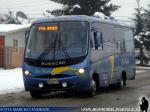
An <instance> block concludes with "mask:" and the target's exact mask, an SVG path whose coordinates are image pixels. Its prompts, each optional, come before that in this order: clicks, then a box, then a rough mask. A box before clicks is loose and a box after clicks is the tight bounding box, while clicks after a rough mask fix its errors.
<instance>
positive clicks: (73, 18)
mask: <svg viewBox="0 0 150 112" xmlns="http://www.w3.org/2000/svg"><path fill="white" fill-rule="evenodd" d="M55 21H88V22H101V23H105V24H113V25H117V26H122V27H128V28H133V26H130V25H128V24H126V23H124V22H119V21H117V20H113V19H112V20H111V19H101V18H99V17H94V16H86V15H71V16H59V17H51V18H41V19H38V20H36V21H34V22H33V24H36V23H43V22H55Z"/></svg>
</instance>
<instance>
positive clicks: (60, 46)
mask: <svg viewBox="0 0 150 112" xmlns="http://www.w3.org/2000/svg"><path fill="white" fill-rule="evenodd" d="M60 37H61V32H60V34H59V36H58V39H59V49H60V48H61V49H62V51H63V53H64V54H65V56H66V58H70V56H69V54H68V52H67V49H66V47H65V46H64V45H63V43H62V41H61V38H60Z"/></svg>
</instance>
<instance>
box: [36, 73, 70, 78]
mask: <svg viewBox="0 0 150 112" xmlns="http://www.w3.org/2000/svg"><path fill="white" fill-rule="evenodd" d="M71 76H72V75H67V74H58V75H51V74H48V75H40V76H36V77H35V78H66V77H71Z"/></svg>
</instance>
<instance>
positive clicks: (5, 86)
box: [0, 68, 24, 94]
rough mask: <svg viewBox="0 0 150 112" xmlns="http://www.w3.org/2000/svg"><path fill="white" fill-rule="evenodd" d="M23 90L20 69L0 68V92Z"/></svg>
mask: <svg viewBox="0 0 150 112" xmlns="http://www.w3.org/2000/svg"><path fill="white" fill-rule="evenodd" d="M22 90H24V84H23V77H22V69H21V68H16V69H9V70H2V69H1V70H0V94H6V93H13V92H15V93H16V92H20V91H22Z"/></svg>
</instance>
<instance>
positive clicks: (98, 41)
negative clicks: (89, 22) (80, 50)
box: [93, 32, 103, 49]
mask: <svg viewBox="0 0 150 112" xmlns="http://www.w3.org/2000/svg"><path fill="white" fill-rule="evenodd" d="M93 37H94V45H95V46H94V47H95V49H102V48H103V46H102V45H103V44H102V33H99V32H94V33H93Z"/></svg>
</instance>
